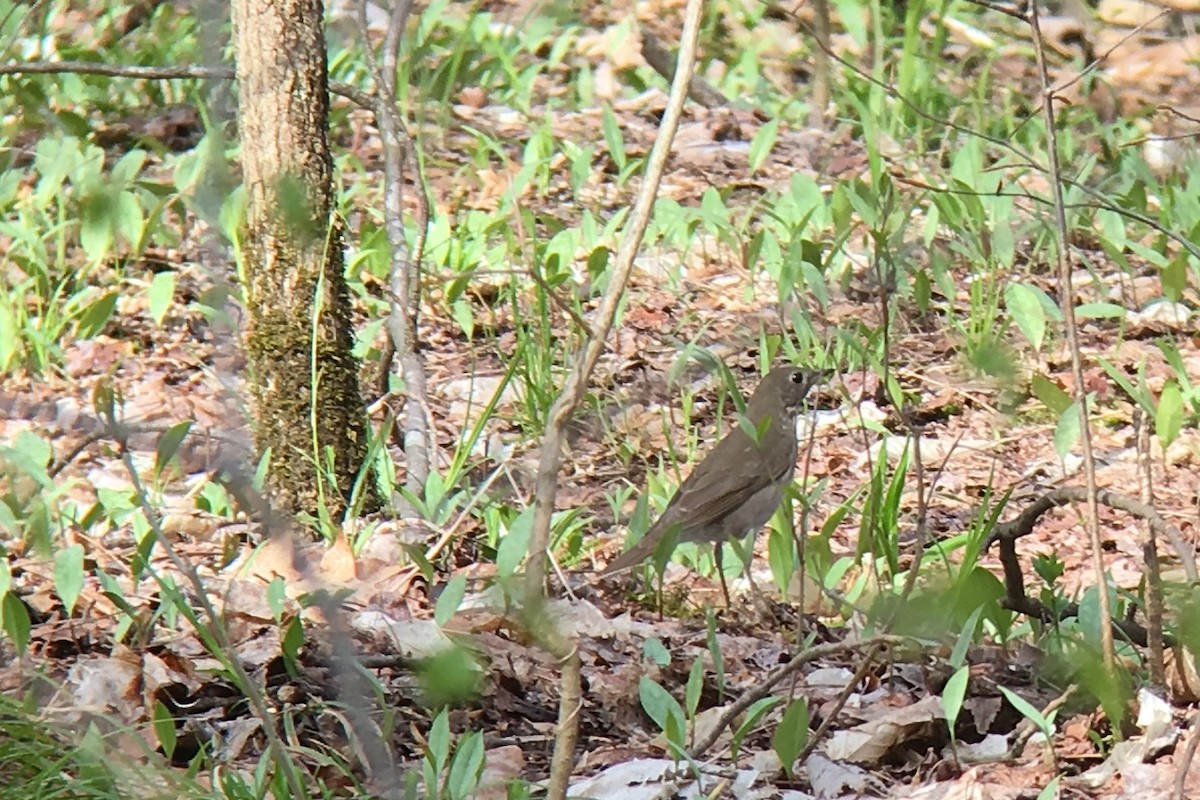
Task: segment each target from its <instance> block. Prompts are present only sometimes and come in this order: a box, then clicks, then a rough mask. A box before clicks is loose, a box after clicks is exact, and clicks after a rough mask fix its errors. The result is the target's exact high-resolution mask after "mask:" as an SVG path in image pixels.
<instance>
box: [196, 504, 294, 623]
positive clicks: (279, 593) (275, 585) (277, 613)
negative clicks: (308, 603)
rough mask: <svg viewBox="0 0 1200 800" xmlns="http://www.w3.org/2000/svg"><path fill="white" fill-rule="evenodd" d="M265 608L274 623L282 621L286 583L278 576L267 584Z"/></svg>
mask: <svg viewBox="0 0 1200 800" xmlns="http://www.w3.org/2000/svg"><path fill="white" fill-rule="evenodd" d="M209 485H210V486H212V485H215V484H209ZM267 608H269V609H271V616H272V617H274V618H275V621H276V622H279V621H281V620H282V619H283V612H284V611H286V610H287V583H286V582H285V581H284V579H283V577H282V576H280V575H276V576H275V577H274V578H272V579H271V582H270V583H268V584H267Z"/></svg>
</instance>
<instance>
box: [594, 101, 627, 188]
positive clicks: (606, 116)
mask: <svg viewBox="0 0 1200 800" xmlns="http://www.w3.org/2000/svg"><path fill="white" fill-rule="evenodd" d="M600 130H601V131H602V132H603V133H604V143H605V144H606V145H608V154H609V156H611V157H612V160H613V164H615V165H616V167H617V171H618V172H620V171H621V170H623V169H625V161H626V156H625V137H623V136H622V135H621V124H620V123H619V122H617V117H616V115H615V114H613V110H612V108H611V107H610V106H608V105H607V104H605V106H604V110H603V112H601V114H600Z"/></svg>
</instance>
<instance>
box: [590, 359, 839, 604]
mask: <svg viewBox="0 0 1200 800" xmlns="http://www.w3.org/2000/svg"><path fill="white" fill-rule="evenodd" d="M823 374H824V373H822V372H819V371H816V370H807V369H802V368H799V367H791V366H788V367H776V368H775V369H773V370H771V371H770V372H769V373H767V376H766V377H765V378H763V379H762V381H761V382H760V383H759V384H758V388H757V389H755V390H754V394H753V396H751V398H750V402H749V403H747V404H746V417H747V418H748V419H749V421H750V422H751V423H752V424H753V425H754V427H755V430H756V431H758V434H759V435H758V436H757V437H753V436H751V435H750V434H749V433H747V431H746V430H745V428H744V427H743V425H742V424H736V425H734V426H733V427H732V429H731V430H730V431H729V433H727V434H725V438H723V439H721V441H720V442H718V443H717V446H716V447H714V448H713V449H712V450H711V451H710V452H709V454H708V455H707V456H706V457H705V458H704V459H703V460H702V461H701V462H700V463H699V464H698V465H697V466H696V468H695V469H694V470H693V471H692V474H691V475H689V476H688V478H687V480H685V481H684V482H683V483H682V484H681V485H680V487H679V489H678V491H676V492H675V496H674V497H672V498H671V502H670V503H668V504H667V508H666V510H665V511H663V513H662V516H661V517H659V518H658V521H656V522H655V523H654V524H653V525H651V526H650V529H649V530H647V531H646V535H645V536H643V537H642V538H641V540H640V541H638V543H637V544H635V545H634V546H633V547H631V548H630V549H629V550H626V551H625V552H624V553H622V554H621V555H619V556H618V557H617V558H616V559H615V560H613V561H612V562H610V563H609V565H608V566H607V567H605V568H604V571H603V572H602V573H601V574H602V575H611V574H613V573H616V572H620V571H622V570H626V569H629V568H630V567H633V566H635V565H637V564H639V563H641V562H642V561H644V560H645V559H646V558H648V557H649V556H650V555H651V554H652V553H653V552H654V550H655V549H656V548H657V547H658V545H659V543H660V542H661V541H662V540H663V539H664V538H666V537H667V536H668V535H674V534H673V532H677V537H678V538H677V539H676V542H714V543H716V544H717V559H718V561H717V563H718V565H719V564H720V552H721V551H720V545H721V544H723V543H724V542H726V541H729V540H731V539H734V538H737V537H741V536H745V535H746V534H747V533H750V532H751V531H758V530H759V529H760V528H762V526H763V525H765V524H766V523H767V521H768V520H770V519H771V515H772V514H774V513H775V510H776V509H777V508H779V504H780V503H781V502H782V501H783V492H784V487H785V486H787V484H789V483H790V482H791V480H792V476H793V475H794V474H795V471H796V415H797V414H798V413H799V410H800V407H801V404H802V403H803V402H804V398H805V396H806V395H807V394H808V392H809V390H810V389H812V387H813V386H815V385H816V384H817V383H818V382H819V381H820V379H821V377H822V376H823ZM723 583H724V577H723V576H722V584H723Z"/></svg>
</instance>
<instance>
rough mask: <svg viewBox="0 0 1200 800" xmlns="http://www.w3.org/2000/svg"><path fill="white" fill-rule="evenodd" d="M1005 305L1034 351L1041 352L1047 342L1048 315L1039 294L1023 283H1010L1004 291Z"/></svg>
mask: <svg viewBox="0 0 1200 800" xmlns="http://www.w3.org/2000/svg"><path fill="white" fill-rule="evenodd" d="M1004 303H1005V305H1006V306H1007V307H1008V312H1009V314H1011V315H1012V318H1013V321H1014V322H1016V323H1017V327H1018V328H1020V329H1021V333H1023V334H1025V338H1026V339H1028V340H1029V343H1030V344H1031V345H1033V349H1034V350H1041V349H1042V343H1043V342H1045V340H1046V313H1045V311H1044V310H1043V309H1042V303H1041V301H1040V300H1039V299H1038V296H1037V294H1035V293H1034V291H1033V289H1031V288H1030V287H1028V286H1026V285H1025V284H1023V283H1010V284H1009V285H1008V286H1007V287H1006V288H1005V290H1004Z"/></svg>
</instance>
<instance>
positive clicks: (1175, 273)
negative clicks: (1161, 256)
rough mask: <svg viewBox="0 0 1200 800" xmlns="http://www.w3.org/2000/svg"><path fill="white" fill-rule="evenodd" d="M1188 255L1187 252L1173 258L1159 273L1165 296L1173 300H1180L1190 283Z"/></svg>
mask: <svg viewBox="0 0 1200 800" xmlns="http://www.w3.org/2000/svg"><path fill="white" fill-rule="evenodd" d="M1187 264H1188V256H1187V254H1186V253H1184V254H1181V255H1180V256H1178V257H1176V258H1173V259H1171V261H1170V262H1168V263H1167V264H1166V266H1164V267H1163V268H1162V270H1161V271H1160V273H1159V280H1161V281H1162V287H1163V296H1164V297H1166V298H1167V299H1168V300H1170V301H1171V302H1179V298H1180V297H1182V296H1183V292H1184V291H1185V290H1186V289H1187V283H1188V267H1187Z"/></svg>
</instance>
